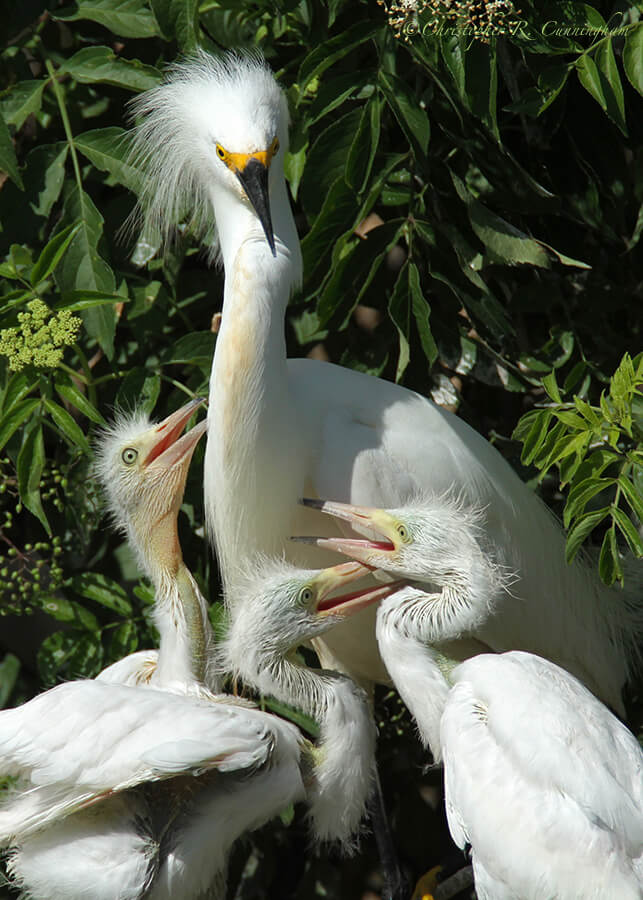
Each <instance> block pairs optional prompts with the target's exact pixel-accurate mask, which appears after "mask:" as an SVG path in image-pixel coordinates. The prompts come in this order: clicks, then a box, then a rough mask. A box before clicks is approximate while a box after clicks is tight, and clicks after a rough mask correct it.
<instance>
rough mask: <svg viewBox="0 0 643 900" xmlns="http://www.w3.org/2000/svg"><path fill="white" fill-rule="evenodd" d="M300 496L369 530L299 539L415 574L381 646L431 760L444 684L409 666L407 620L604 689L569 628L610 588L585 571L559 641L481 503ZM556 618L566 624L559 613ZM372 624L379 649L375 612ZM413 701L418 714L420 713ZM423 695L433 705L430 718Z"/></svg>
mask: <svg viewBox="0 0 643 900" xmlns="http://www.w3.org/2000/svg"><path fill="white" fill-rule="evenodd" d="M303 503H304V504H305V505H306V506H308V507H312V508H315V509H320V510H321V511H322V512H324V513H327V514H329V515H331V516H333V517H335V518H339V519H340V520H343V521H345V522H348V523H350V525H352V526H353V527H354V528H356V529H358V530H359V531H360V532H362V533H363V534H365V535H366V534H367V535H368V537H363V536H361V535H360V536H359V537H357V536H354V537H331V538H296V539H295V540H297V541H302V542H304V543H309V542H311V541H312V542H314V543H315V544H317V545H318V546H320V547H323V548H324V549H330V550H335V551H339V552H341V553H345V554H347V555H348V556H350V557H352V558H354V559H358V560H360V561H361V562H362V563H364V564H365V565H368V566H371V567H373V568H374V569H378V570H381V571H384V572H387V573H388V574H389V575H390V576H392V577H395V578H403V579H404V580H405V581H407V582H409V581H410V582H411V583H412V585H413V588H414V590H409V591H408V592H407V593H406V594H405V595H404V600H402V596H401V595H400V601H399V602H400V612H401V613H402V606H403V607H404V610H403V612H404V617H403V620H402V619H401V624H400V627H399V629H398V632H399V635H400V640H401V644H400V646H399V647H398V648H397V650H396V651H395V650H393V649H390V650H389V651H388V652H387V653H386V656H385V657H384V662H385V663H386V666H387V669H388V672H389V675H390V676H391V678H392V679H393V681H394V683H395V685H396V687H397V689H398V691H399V693H400V695H401V696H402V698H403V700H404V702H405V703H406V705H407V706H408V708H409V709H410V711H411V713H412V714H413V715H414V717H415V719H416V722H418V725H419V727H420V731H421V734H422V738H423V740H424V742H425V743H428V744H429V745H430V747H431V751H432V752H433V754H434V756H435V757H436V759H437V758H439V753H440V747H439V722H440V716H441V711H442V705H443V701H444V697H445V693H446V688H445V684H444V679H443V678H442V677H441V675H440V673H436V677H435V681H434V683H433V684H432V690H433V693H431V692H430V691H429V692H428V693H429V696H428V697H427V689H428V682H427V674H426V671H425V669H424V666H423V663H422V660H420V666H419V670H418V671H417V672H415V670H414V665H413V660H414V657H413V651H412V648H411V647H410V646H408V645H407V644H406V643H405V636H406V633H407V631H408V629H409V628H410V627H411V623H412V627H413V628H414V629H415V630H416V633H417V634H418V635H419V636H420V637H421V640H422V642H424V643H427V644H442V643H445V642H449V643H450V648H449V655H450V656H452V657H456V658H459V659H464V658H466V657H468V656H471V655H475V654H477V653H481V652H485V651H487V650H493V651H496V652H501V651H504V650H509V649H521V650H528V651H531V652H533V653H536V654H538V655H539V656H544V657H546V656H550V657H552V658H553V661H554V662H556V663H557V664H559V665H560V666H562V667H563V668H565V669H567V670H568V671H570V672H571V673H572V674H574V675H576V676H577V677H578V678H579V679H580V680H581V681H583V682H584V683H585V684H586V685H587V686H588V687H589V688H590V689H591V690H592V691H594V692H595V693H597V694H600V685H599V684H597V683H596V681H595V680H594V678H593V672H592V670H588V669H587V668H586V666H585V663H586V659H587V657H586V655H585V654H586V652H587V647H584V648H583V649H584V651H585V652H584V653H579V652H578V648H579V646H581V645H580V644H579V640H578V639H576V640H574V635H573V634H572V631H574V632H581V633H585V623H586V621H589V622H590V623H591V621H592V619H595V618H596V617H597V616H598V615H599V614H602V613H603V612H604V615H605V616H607V615H608V611H607V609H604V607H605V605H606V603H608V602H609V601H610V596H609V592H607V591H604V590H603V589H602V588H601V587H599V586H598V585H596V584H595V582H594V581H593V580H592V579H590V578H588V580H587V584H588V591H591V590H593V591H594V593H590V595H589V602H587V603H585V602H584V599H585V598H583V597H579V598H577V600H576V601H575V603H576V604H577V606H578V619H577V620H576V622H571V620H570V621H569V622H567V627H568V628H569V629H570V631H569V632H567V631H564V632H563V633H561V634H559V635H557V637H556V643H554V642H552V640H551V636H550V634H549V630H550V629H551V628H553V627H554V624H553V622H552V621H551V620H549V619H548V618H547V617H546V615H545V613H546V610H547V606H546V605H545V606H544V608H543V607H541V606H539V605H538V604H536V603H532V602H527V601H526V599H525V598H524V597H523V596H522V595H521V594H520V593H519V585H520V581H519V579H518V576H517V575H516V574H515V573H514V570H513V569H512V568H511V566H510V563H511V560H512V556H511V555H510V554H508V553H507V552H506V545H505V544H504V543H502V542H499V541H498V540H497V538H496V531H495V529H494V528H493V527H492V526H491V525H490V523H489V512H488V511H487V510H476V509H474V508H472V507H470V506H468V505H466V504H465V503H464V502H463V501H461V500H459V501H455V500H454V499H453V498H450V497H448V496H443V497H433V498H427V497H423V498H416V499H415V501H414V502H413V503H410V504H408V505H407V506H404V507H401V508H398V509H388V510H382V509H375V508H371V507H361V506H355V505H351V504H345V503H337V502H334V501H324V500H310V499H306V500H304V501H303ZM581 623H582V627H581ZM558 625H559V626H560V627H561V628H562V624H561V623H560V622H559V623H558ZM572 626H573V628H572ZM377 627H378V643H379V647H380V652H381V653H382V654H383V656H384V651H383V645H382V640H381V637H380V636H379V635H381V628H382V626H381V622H380V620H379V618H378V626H377ZM595 634H596V631H595V629H594V628H593V627H591V626H590V627H589V628H588V629H587V632H586V633H585V642H586V644H587V646H590V645H591V643H592V638H593V636H594V635H595ZM392 640H393V636H392V637H391V641H392ZM402 646H403V647H404V648H405V649H404V651H403V652H402V651H401V649H400V648H401V647H402ZM554 651H556V652H554ZM597 652H598V648H597ZM418 703H419V704H420V707H421V708H422V710H423V715H422V716H418V715H417V714H416V712H417V705H418ZM427 704H434V715H433V716H432V717H431V719H430V720H429V719H428V718H427ZM619 708H621V704H620V701H619ZM420 723H422V724H420Z"/></svg>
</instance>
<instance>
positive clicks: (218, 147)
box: [216, 144, 226, 159]
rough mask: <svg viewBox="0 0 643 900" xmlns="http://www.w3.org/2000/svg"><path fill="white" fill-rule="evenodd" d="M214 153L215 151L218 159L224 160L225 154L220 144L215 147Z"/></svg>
mask: <svg viewBox="0 0 643 900" xmlns="http://www.w3.org/2000/svg"><path fill="white" fill-rule="evenodd" d="M216 151H217V156H218V157H219V159H225V158H226V152H225V150H224V149H223V147H222V146H221V144H217V145H216Z"/></svg>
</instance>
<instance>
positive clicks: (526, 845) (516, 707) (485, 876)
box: [440, 651, 643, 900]
mask: <svg viewBox="0 0 643 900" xmlns="http://www.w3.org/2000/svg"><path fill="white" fill-rule="evenodd" d="M451 680H452V681H453V683H454V686H453V687H452V688H451V690H450V692H449V695H448V699H447V701H446V706H445V710H444V714H443V716H442V722H441V731H440V736H441V743H442V754H443V758H444V770H445V781H446V807H447V816H448V821H449V828H450V831H451V834H452V836H453V839H454V840H455V842H456V843H457V844H458V846H460V847H463V848H464V847H465V846H466V845H467V844H470V845H471V855H472V861H473V868H474V875H475V882H476V892H477V895H478V897H479V898H480V900H517V898H519V900H542V898H544V897H555V898H557V900H605V898H608V897H609V898H614V900H616V898H618V900H640V898H641V897H643V753H642V752H641V748H640V746H639V745H638V742H637V741H636V739H635V738H634V736H633V735H632V734H631V733H630V732H629V731H628V730H627V728H625V726H624V725H622V724H621V723H620V722H619V721H618V719H616V717H615V716H613V715H612V714H611V713H610V712H609V710H607V709H606V708H605V706H603V704H601V703H600V702H599V701H598V700H596V698H595V697H593V696H592V695H591V694H590V693H589V691H587V690H586V689H585V688H584V687H583V686H582V685H581V684H580V683H579V682H578V681H577V680H576V679H575V678H573V677H572V676H571V675H569V674H568V673H567V672H565V671H564V670H563V669H561V668H560V667H558V666H555V665H554V664H552V663H550V662H549V661H548V660H544V659H541V658H539V657H537V656H534V655H533V654H529V653H521V652H517V651H516V652H511V653H504V654H501V655H498V656H494V655H490V654H485V655H481V656H478V657H475V658H474V659H470V660H467V661H466V662H464V663H462V664H461V665H459V666H457V667H456V668H455V669H454V670H453V672H452V673H451Z"/></svg>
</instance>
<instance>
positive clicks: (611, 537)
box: [598, 524, 623, 584]
mask: <svg viewBox="0 0 643 900" xmlns="http://www.w3.org/2000/svg"><path fill="white" fill-rule="evenodd" d="M598 573H599V575H600V576H601V578H602V580H603V582H604V583H605V584H614V582H615V581H616V579H617V578H618V579H619V580H622V578H623V570H622V568H621V562H620V560H619V554H618V546H617V543H616V529H615V528H614V525H613V524H612V525H611V526H610V527H609V528H608V529H607V531H606V532H605V537H604V538H603V544H602V546H601V552H600V555H599V557H598Z"/></svg>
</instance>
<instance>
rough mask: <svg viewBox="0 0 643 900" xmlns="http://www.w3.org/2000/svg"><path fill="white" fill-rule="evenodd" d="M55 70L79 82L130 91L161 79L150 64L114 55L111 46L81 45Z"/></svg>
mask: <svg viewBox="0 0 643 900" xmlns="http://www.w3.org/2000/svg"><path fill="white" fill-rule="evenodd" d="M58 71H59V72H60V73H65V74H67V75H71V76H72V77H73V78H75V79H76V81H80V82H81V83H82V84H96V83H103V84H111V85H113V86H114V87H121V88H125V89H126V90H130V91H147V90H149V89H150V88H153V87H156V86H157V84H159V82H160V81H161V73H160V72H159V71H158V69H155V68H154V66H146V65H144V64H143V63H142V62H139V60H137V59H123V58H121V57H119V56H116V54H115V53H114V51H113V50H112V49H111V47H83V49H82V50H79V51H78V52H77V53H74V55H73V56H72V57H71V59H68V60H66V61H65V62H64V63H63V64H62V65H61V66H60V68H59V70H58Z"/></svg>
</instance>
